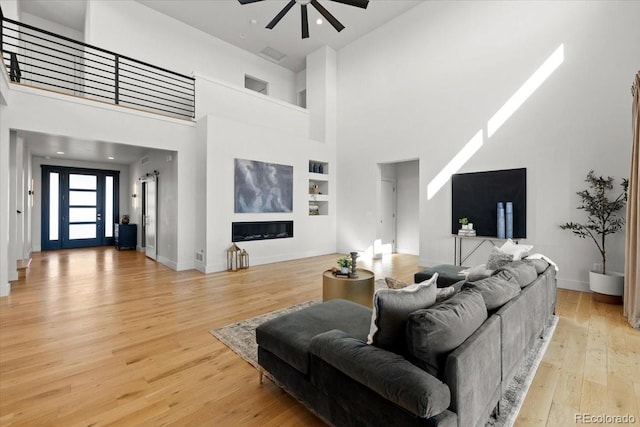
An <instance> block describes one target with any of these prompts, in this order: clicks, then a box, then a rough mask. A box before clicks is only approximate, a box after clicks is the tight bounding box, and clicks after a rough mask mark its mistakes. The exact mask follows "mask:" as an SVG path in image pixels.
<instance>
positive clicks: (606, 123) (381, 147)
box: [338, 1, 640, 289]
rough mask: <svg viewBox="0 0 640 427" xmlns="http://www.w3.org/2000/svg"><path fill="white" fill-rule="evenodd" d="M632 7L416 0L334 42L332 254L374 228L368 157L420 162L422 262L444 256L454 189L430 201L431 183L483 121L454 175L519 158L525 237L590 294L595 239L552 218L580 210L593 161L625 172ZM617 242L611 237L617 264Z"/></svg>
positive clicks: (636, 59)
mask: <svg viewBox="0 0 640 427" xmlns="http://www.w3.org/2000/svg"><path fill="white" fill-rule="evenodd" d="M638 16H640V3H637V2H596V1H594V2H563V1H557V2H473V1H469V2H465V1H460V2H424V3H422V4H420V5H418V6H417V7H415V8H413V9H411V11H410V12H409V13H406V14H404V15H402V16H400V17H399V18H397V19H395V20H394V21H392V22H390V23H389V24H387V25H385V26H383V27H381V28H379V29H377V30H376V31H373V32H371V33H369V34H368V35H366V36H365V37H363V38H361V39H359V40H357V41H356V42H354V43H352V44H350V45H348V46H347V47H345V48H343V49H342V50H340V52H339V53H338V94H339V97H338V110H339V112H340V116H339V117H340V120H339V125H338V135H339V140H338V180H339V182H340V189H341V191H340V193H339V195H338V205H339V207H340V209H339V213H338V224H339V226H338V249H340V250H345V249H347V248H350V247H363V246H364V247H366V245H368V242H371V241H373V240H374V238H375V237H376V236H375V232H376V231H375V230H376V224H375V218H377V215H375V212H372V210H373V209H374V208H371V207H369V208H367V206H375V205H374V204H373V203H372V200H374V199H375V196H376V195H375V188H374V187H375V186H374V185H373V183H374V182H375V181H376V180H377V173H379V172H378V170H377V167H376V165H377V164H378V163H384V162H394V161H400V160H402V159H410V158H418V159H419V160H420V259H419V262H420V264H421V265H433V264H436V263H451V262H452V261H453V259H452V258H453V257H452V252H453V238H452V237H451V236H450V234H449V233H450V232H449V230H450V213H451V194H450V184H449V183H447V184H446V185H445V186H444V187H443V188H442V190H440V192H439V193H437V195H436V196H435V197H433V198H432V199H431V200H427V197H426V188H427V185H428V183H429V182H430V181H431V180H432V179H433V178H434V177H435V176H436V174H437V173H438V172H439V171H440V170H441V169H442V168H443V166H444V165H446V164H447V163H448V162H449V161H450V159H451V158H453V156H455V155H456V153H457V152H458V151H459V150H460V149H461V148H462V147H463V146H464V145H465V144H466V143H467V142H468V141H469V140H470V139H471V138H472V137H473V136H474V135H475V134H476V133H477V132H478V131H480V130H483V134H484V135H485V143H484V145H483V146H482V148H481V149H480V150H479V151H478V152H477V153H476V154H475V155H474V156H473V157H472V158H471V160H469V161H468V162H467V163H466V165H465V166H464V167H462V169H461V170H460V172H472V171H483V170H495V169H506V168H519V167H526V168H527V180H528V197H527V199H528V200H527V203H528V205H527V218H528V224H527V236H528V239H527V243H531V244H534V245H535V247H536V250H537V251H540V252H542V253H544V254H546V255H548V256H549V257H551V258H552V259H554V260H555V261H556V262H557V263H558V264H559V265H560V272H559V276H558V277H559V285H560V286H562V287H568V288H576V289H586V282H587V277H588V274H587V273H588V270H589V268H590V267H591V263H592V262H595V261H597V260H598V255H597V252H596V250H595V246H593V245H592V244H590V243H588V242H585V241H584V240H581V239H577V238H575V237H573V236H572V235H570V233H567V232H563V231H561V230H560V229H559V228H558V224H560V223H562V222H565V221H568V220H581V219H583V217H582V216H581V215H580V213H581V212H579V211H577V210H576V209H575V207H576V205H577V203H578V198H577V196H576V195H575V192H576V191H578V190H580V189H582V188H583V187H584V182H583V180H584V178H585V176H586V174H587V172H588V171H589V170H590V169H592V168H593V169H596V171H597V172H598V173H599V174H604V175H613V176H617V177H620V176H621V175H626V174H627V173H628V172H627V171H628V170H629V153H630V140H631V126H630V111H629V110H630V93H629V87H630V83H631V81H632V79H633V76H634V74H635V72H636V71H637V70H638V69H639V68H640V56H638V55H636V54H633V53H631V52H636V51H637V41H638V40H640V25H637V17H638ZM560 44H564V52H565V59H564V62H563V63H562V64H561V65H560V66H559V68H558V69H557V70H556V71H555V73H554V74H553V75H551V77H550V78H549V79H548V80H547V81H546V82H545V83H544V84H542V86H541V87H540V88H539V89H538V90H537V91H536V92H535V93H534V94H533V95H532V96H531V98H530V99H529V100H528V101H527V102H526V103H525V104H524V105H523V106H522V107H521V108H520V109H519V110H518V111H517V112H516V113H515V114H514V115H513V116H512V117H511V118H510V119H509V120H508V121H507V122H506V123H505V124H504V125H503V126H502V128H500V129H499V130H498V131H497V132H496V133H495V134H494V135H493V136H492V137H491V138H490V139H486V124H487V121H488V120H489V119H490V118H491V117H492V115H493V114H494V113H495V112H496V111H497V110H498V109H499V108H500V107H501V106H502V105H503V104H504V103H505V102H506V101H507V99H509V97H511V95H512V94H513V93H514V92H515V91H516V90H517V89H518V88H519V87H520V85H522V84H523V82H524V81H526V80H527V79H528V78H529V76H530V75H531V74H532V73H533V72H534V71H535V70H536V69H537V68H538V67H539V66H540V65H541V64H542V63H543V62H544V61H545V60H546V59H547V57H549V55H550V54H551V53H552V52H554V50H555V49H556V48H558V46H559V45H560ZM400 142H401V143H400ZM363 207H364V208H363ZM363 211H364V212H363ZM623 240H624V236H623V233H620V235H619V236H616V238H615V239H612V240H611V245H610V247H609V251H610V260H611V267H612V269H613V270H616V269H618V270H619V269H622V267H623V262H624V261H623V250H624V249H623ZM484 256H485V255H484V254H483V255H479V258H478V259H474V260H470V261H471V262H473V263H480V262H484V261H485V259H480V258H484Z"/></svg>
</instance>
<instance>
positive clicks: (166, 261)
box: [156, 255, 178, 271]
mask: <svg viewBox="0 0 640 427" xmlns="http://www.w3.org/2000/svg"><path fill="white" fill-rule="evenodd" d="M156 261H158V262H159V263H160V264H162V265H166V266H167V267H169V268H170V269H172V270H176V271H178V263H177V262H175V261H173V260H170V259H169V258H165V257H163V256H160V255H158V256H157V257H156Z"/></svg>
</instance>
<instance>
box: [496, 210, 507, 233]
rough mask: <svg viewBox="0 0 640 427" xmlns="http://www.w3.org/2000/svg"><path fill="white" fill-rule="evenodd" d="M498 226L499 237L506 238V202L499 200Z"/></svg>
mask: <svg viewBox="0 0 640 427" xmlns="http://www.w3.org/2000/svg"><path fill="white" fill-rule="evenodd" d="M496 224H497V226H498V239H504V237H505V223H504V203H502V202H498V217H497V222H496Z"/></svg>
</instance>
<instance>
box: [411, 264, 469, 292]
mask: <svg viewBox="0 0 640 427" xmlns="http://www.w3.org/2000/svg"><path fill="white" fill-rule="evenodd" d="M468 268H469V267H464V266H461V265H450V264H440V265H436V266H433V267H431V268H427V269H425V270H422V271H419V272H417V273H416V274H414V275H413V279H414V281H415V282H416V283H420V282H424V281H425V280H429V279H431V277H433V275H434V274H436V273H438V280H437V281H436V285H437V286H438V287H439V288H446V287H447V286H451V285H453V284H454V283H456V282H458V281H460V280H461V279H464V275H463V274H460V272H461V271H462V270H465V269H468Z"/></svg>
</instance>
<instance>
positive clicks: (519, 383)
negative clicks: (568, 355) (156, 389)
mask: <svg viewBox="0 0 640 427" xmlns="http://www.w3.org/2000/svg"><path fill="white" fill-rule="evenodd" d="M319 302H320V301H318V300H312V301H307V302H304V303H302V304H297V305H294V306H291V307H287V308H283V309H281V310H277V311H272V312H271V313H266V314H263V315H261V316H257V317H253V318H251V319H247V320H243V321H241V322H237V323H233V324H231V325H228V326H224V327H222V328H218V329H212V330H210V331H209V333H210V334H211V335H213V336H214V337H216V338H217V339H219V340H220V341H222V342H223V343H224V344H225V345H226V346H227V347H229V348H230V349H231V350H233V351H234V352H235V353H237V354H238V355H239V356H240V357H242V358H243V359H244V360H246V361H247V362H249V363H250V364H251V365H253V366H254V367H255V368H258V345H257V344H256V327H258V325H260V324H262V323H264V322H266V321H267V320H270V319H274V318H276V317H279V316H282V315H284V314H287V313H293V312H295V311H298V310H301V309H303V308H305V307H309V306H311V305H314V304H318V303H319ZM557 324H558V317H557V316H553V318H552V319H551V320H550V322H549V325H548V326H547V329H546V330H545V333H544V336H543V337H542V338H541V339H539V340H537V341H536V344H535V346H534V348H533V349H532V350H531V351H530V352H529V354H528V356H527V358H526V360H524V361H523V363H522V365H521V367H520V368H519V369H518V372H517V373H516V375H515V376H514V377H513V379H512V380H511V382H510V383H509V387H508V388H507V390H506V391H505V393H504V394H503V395H502V398H501V400H500V415H499V416H498V417H497V418H495V417H492V418H489V420H488V421H487V424H486V427H511V426H513V424H514V422H515V420H516V418H517V417H518V412H519V411H520V407H521V406H522V403H523V402H524V398H525V397H526V395H527V391H529V386H530V385H531V382H532V381H533V377H534V376H535V374H536V370H537V369H538V366H539V365H540V362H541V361H542V358H543V357H544V353H545V352H546V350H547V347H548V346H549V342H550V341H551V337H553V332H554V331H555V328H556V325H557Z"/></svg>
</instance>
